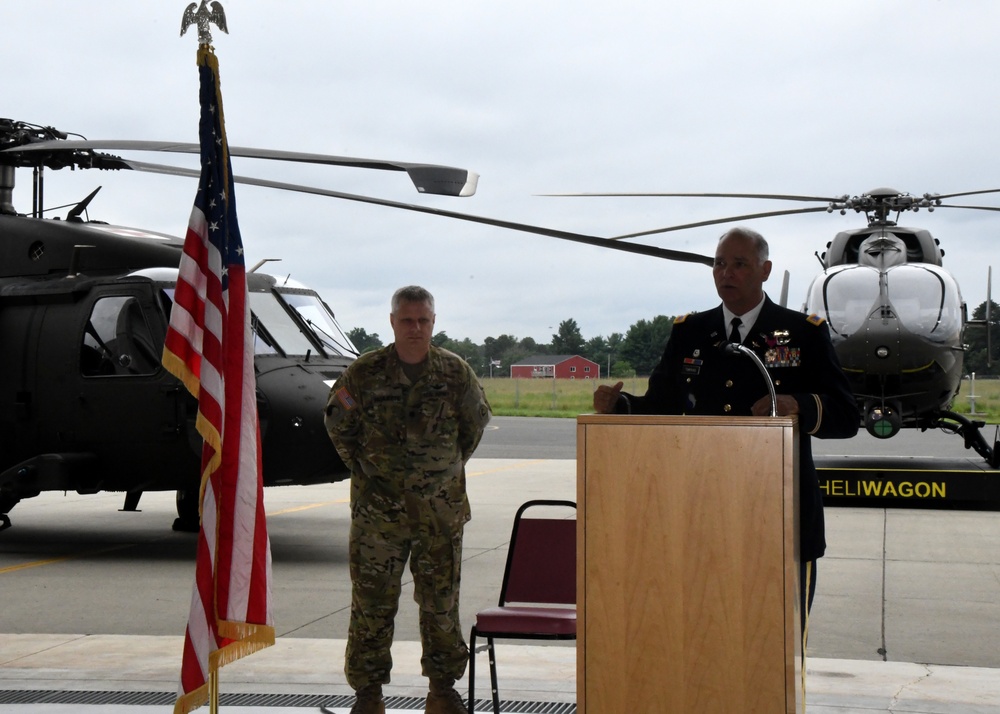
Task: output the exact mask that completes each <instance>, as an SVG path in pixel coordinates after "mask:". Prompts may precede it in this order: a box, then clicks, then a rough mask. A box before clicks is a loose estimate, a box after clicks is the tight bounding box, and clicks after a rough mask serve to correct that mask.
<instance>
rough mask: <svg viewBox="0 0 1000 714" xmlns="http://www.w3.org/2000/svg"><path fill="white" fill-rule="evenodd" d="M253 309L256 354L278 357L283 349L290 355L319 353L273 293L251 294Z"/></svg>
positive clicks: (251, 306)
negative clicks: (279, 351)
mask: <svg viewBox="0 0 1000 714" xmlns="http://www.w3.org/2000/svg"><path fill="white" fill-rule="evenodd" d="M250 309H251V310H252V311H253V330H254V354H258V355H261V354H276V353H277V351H278V350H279V349H280V350H281V352H284V353H285V354H286V355H305V354H306V353H311V354H316V351H317V350H316V346H315V345H313V343H312V342H310V341H309V338H308V337H306V336H305V335H304V334H303V333H302V330H301V329H300V328H299V326H298V325H296V324H295V320H293V319H292V316H291V315H289V314H288V312H286V311H285V308H284V307H282V305H281V303H280V302H279V301H278V298H276V297H275V295H274V294H273V293H270V292H266V293H258V292H252V293H250Z"/></svg>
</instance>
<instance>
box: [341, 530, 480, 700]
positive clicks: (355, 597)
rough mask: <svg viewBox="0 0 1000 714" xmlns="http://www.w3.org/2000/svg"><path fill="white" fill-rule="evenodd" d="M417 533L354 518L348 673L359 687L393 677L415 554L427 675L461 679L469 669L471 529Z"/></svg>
mask: <svg viewBox="0 0 1000 714" xmlns="http://www.w3.org/2000/svg"><path fill="white" fill-rule="evenodd" d="M414 530H416V529H412V528H410V527H407V526H405V525H403V524H400V523H387V522H385V521H382V522H381V523H373V522H372V520H370V519H367V518H355V519H354V520H353V522H352V523H351V536H350V546H349V558H350V571H351V583H352V595H351V624H350V629H349V631H348V636H347V653H346V656H345V664H344V673H345V675H346V676H347V683H348V684H349V685H351V687H353V688H354V689H355V690H358V689H361V688H362V687H364V686H366V685H369V684H386V683H388V682H389V673H390V670H391V669H392V655H391V654H390V648H391V646H392V637H393V632H394V628H395V617H396V612H397V610H398V608H399V597H400V592H401V589H402V586H401V583H402V576H403V568H404V567H405V565H406V561H407V559H409V561H410V573H411V574H412V575H413V589H414V593H413V599H414V600H415V601H416V603H417V606H418V608H419V613H420V641H421V644H422V645H423V656H422V657H421V659H420V664H421V669H422V672H423V674H424V676H426V677H428V678H431V679H455V680H457V679H460V678H461V677H462V675H463V674H464V673H465V667H466V664H467V663H468V661H469V648H468V645H466V643H465V638H464V637H463V636H462V623H461V620H460V618H459V614H458V597H459V584H460V581H461V568H462V532H463V526H462V525H458V526H457V527H456V530H453V531H452V532H450V533H440V532H437V533H420V532H413V531H414Z"/></svg>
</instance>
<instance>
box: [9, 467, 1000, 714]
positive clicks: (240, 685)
mask: <svg viewBox="0 0 1000 714" xmlns="http://www.w3.org/2000/svg"><path fill="white" fill-rule="evenodd" d="M575 491H576V464H575V462H574V461H573V460H571V459H508V458H474V459H473V461H472V462H470V465H469V493H470V499H471V501H472V504H473V512H474V517H473V520H472V521H471V522H470V524H469V526H468V529H467V531H466V538H465V552H464V563H463V568H464V571H463V588H462V610H463V620H464V621H465V623H466V625H465V628H464V629H465V630H466V632H468V629H469V627H471V623H472V621H473V619H474V616H475V612H476V611H477V610H478V609H481V608H482V607H488V606H492V605H495V604H496V598H497V593H498V590H499V584H500V577H501V576H502V571H503V563H504V559H505V557H506V543H507V541H508V540H509V535H510V523H511V520H512V517H513V513H514V510H516V508H517V506H518V505H520V503H522V502H524V501H526V500H529V499H531V498H559V499H569V500H575V498H576V492H575ZM118 498H119V496H118V495H116V494H100V495H97V496H76V495H66V496H63V495H62V494H58V495H55V494H43V496H42V497H39V498H37V499H31V500H29V501H25V502H24V503H22V504H20V505H18V507H17V509H15V510H14V511H13V513H12V518H13V520H14V527H13V528H11V529H10V530H8V531H5V532H4V533H3V534H2V535H0V578H2V580H0V582H2V583H3V592H4V600H5V605H4V607H3V608H2V609H0V622H2V627H0V631H2V632H3V633H5V634H0V712H7V711H10V712H19V713H24V714H29V713H31V714H39V713H42V712H45V713H48V712H66V711H70V710H72V711H75V712H79V711H81V710H83V711H85V712H89V711H95V712H96V711H98V709H99V710H100V711H103V712H107V711H122V712H126V711H127V712H140V711H141V712H145V711H150V712H152V711H158V712H166V711H169V708H170V707H171V706H172V697H173V692H175V691H176V682H177V676H178V671H179V666H180V651H181V645H182V634H183V630H184V625H185V623H186V618H187V607H188V604H189V602H190V592H191V582H192V580H191V575H192V572H193V570H192V568H193V537H192V536H190V535H187V534H174V533H172V532H169V531H164V528H163V525H164V523H166V524H169V522H170V520H171V519H172V506H173V504H172V495H169V494H148V495H147V496H144V498H143V504H142V507H143V512H142V513H141V514H119V513H115V512H114V509H115V508H116V507H117V505H114V504H116V502H117V500H118ZM266 499H267V508H268V529H269V532H270V534H271V539H272V548H273V550H274V558H275V601H276V609H275V621H276V622H275V624H276V631H277V635H278V641H277V644H276V645H275V646H274V647H271V648H269V649H266V650H264V651H262V652H260V653H257V654H254V655H252V656H250V657H247V658H245V659H243V660H241V661H239V662H236V663H233V664H230V665H228V666H226V667H225V668H224V669H223V670H222V673H221V691H222V707H221V708H222V709H224V710H225V711H228V712H237V711H239V712H245V713H246V714H249V712H252V711H259V707H261V706H266V707H269V708H271V709H288V710H289V711H292V710H295V711H302V709H303V707H306V708H314V709H315V708H318V707H320V706H325V707H326V708H327V710H328V711H333V712H347V711H348V710H349V708H350V697H349V695H350V690H349V688H348V687H347V686H346V684H345V683H344V681H343V675H342V667H343V645H344V642H343V639H342V638H343V636H344V633H345V632H346V622H347V611H346V606H347V602H348V598H347V594H348V593H349V583H348V582H347V578H346V577H345V572H346V562H345V559H344V539H345V538H346V529H345V526H346V522H347V512H346V511H347V505H346V504H347V485H346V484H331V485H324V486H315V487H291V488H278V489H269V490H268V492H267V495H266ZM827 515H828V537H827V539H828V542H829V550H828V554H827V557H826V558H824V559H823V560H822V561H820V569H819V579H818V590H817V596H816V601H815V605H814V608H813V614H812V620H811V623H810V641H809V659H808V664H807V677H806V699H807V703H808V711H809V712H813V713H815V714H861V713H862V712H864V713H866V714H870V713H871V712H897V713H898V712H907V713H909V714H943V713H945V712H948V713H949V714H951V713H954V714H987V713H996V714H1000V646H998V645H1000V519H998V517H997V515H996V514H994V513H979V512H951V511H948V512H944V511H920V510H882V509H848V508H828V509H827ZM167 528H169V525H167ZM19 532H20V533H21V535H18V533H19ZM407 587H409V583H407ZM411 596H412V589H411V588H410V589H404V594H403V598H402V600H401V607H400V615H399V619H398V626H397V641H396V644H395V646H394V661H395V666H394V670H393V681H392V683H391V684H390V685H389V686H388V687H387V688H386V694H387V695H388V696H390V697H393V699H390V709H391V710H395V711H422V710H423V706H422V696H423V693H424V692H425V691H426V682H425V680H424V679H423V677H421V676H420V674H419V661H418V660H419V644H418V643H417V642H416V640H417V637H416V613H415V606H414V605H413V603H412V597H411ZM477 662H478V666H477V686H476V692H477V698H485V697H487V696H488V691H489V690H488V681H489V679H488V665H487V662H486V657H485V655H483V654H480V655H479V658H478V660H477ZM498 667H499V675H500V683H499V689H500V696H501V698H502V699H503V700H504V701H505V702H506V704H505V706H504V711H508V712H514V711H551V712H554V713H557V712H563V711H566V712H569V711H573V710H574V709H573V703H574V702H575V697H576V669H575V649H574V648H573V646H572V645H571V644H570V645H568V646H567V645H562V646H560V645H554V646H538V645H536V644H534V643H526V644H523V645H522V644H503V645H499V646H498ZM459 688H460V691H462V692H463V693H464V692H465V691H466V688H467V682H466V681H465V680H463V681H462V682H460V683H459ZM130 695H131V697H130ZM277 695H281V696H277ZM239 697H242V699H240V698H239ZM151 701H152V703H150V702H151ZM540 706H548V707H549V708H548V709H545V708H538V707H540ZM530 707H535V708H530ZM560 707H562V708H560ZM477 710H478V711H482V710H484V708H483V707H477ZM733 711H734V712H737V713H738V712H739V707H738V704H737V703H734V708H733ZM599 714H605V713H599ZM685 714H686V713H685Z"/></svg>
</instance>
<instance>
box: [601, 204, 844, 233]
mask: <svg viewBox="0 0 1000 714" xmlns="http://www.w3.org/2000/svg"><path fill="white" fill-rule="evenodd" d="M821 211H822V212H829V211H830V209H829V208H828V207H827V206H815V207H813V208H794V209H789V210H786V211H766V212H764V213H746V214H743V215H741V216H729V217H728V218H713V219H712V220H708V221H698V222H696V223H684V224H681V225H678V226H668V227H666V228H654V229H652V230H648V231H640V232H638V233H625V234H623V235H619V236H612V237H611V238H608V240H615V241H617V240H624V239H626V238H640V237H642V236H650V235H656V234H658V233H670V232H672V231H683V230H687V229H688V228H703V227H705V226H714V225H718V224H720V223H735V222H737V221H749V220H753V219H755V218H769V217H771V216H791V215H795V214H797V213H819V212H821Z"/></svg>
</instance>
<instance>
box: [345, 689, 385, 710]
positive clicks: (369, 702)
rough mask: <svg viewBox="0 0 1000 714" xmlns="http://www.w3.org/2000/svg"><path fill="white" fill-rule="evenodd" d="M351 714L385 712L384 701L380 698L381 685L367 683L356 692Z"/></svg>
mask: <svg viewBox="0 0 1000 714" xmlns="http://www.w3.org/2000/svg"><path fill="white" fill-rule="evenodd" d="M356 697H357V698H356V699H355V701H354V706H353V707H351V714H385V702H384V701H383V700H382V685H381V684H369V685H368V686H367V687H362V688H361V689H359V690H358V691H357V692H356Z"/></svg>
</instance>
